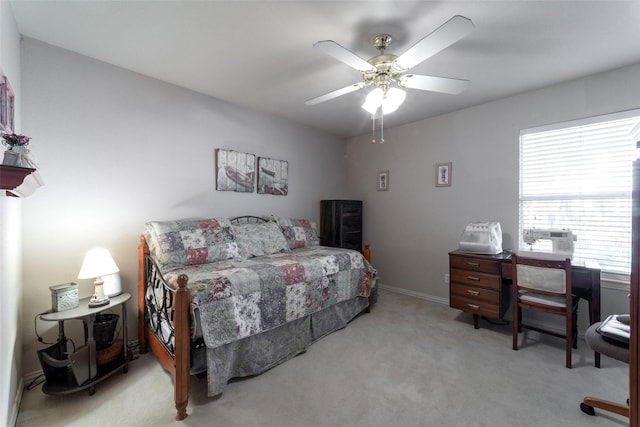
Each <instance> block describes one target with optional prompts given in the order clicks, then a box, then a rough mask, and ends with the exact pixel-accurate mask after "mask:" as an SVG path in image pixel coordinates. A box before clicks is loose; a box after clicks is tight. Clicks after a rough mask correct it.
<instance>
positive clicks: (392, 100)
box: [382, 87, 407, 108]
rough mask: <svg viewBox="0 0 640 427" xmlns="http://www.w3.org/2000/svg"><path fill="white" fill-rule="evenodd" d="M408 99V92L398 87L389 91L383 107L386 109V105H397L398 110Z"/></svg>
mask: <svg viewBox="0 0 640 427" xmlns="http://www.w3.org/2000/svg"><path fill="white" fill-rule="evenodd" d="M406 97H407V92H405V91H404V90H402V89H398V88H397V87H392V88H391V89H389V90H388V91H387V93H386V95H385V97H384V101H383V103H382V106H383V107H384V104H387V103H389V104H393V105H396V108H397V107H399V106H400V105H402V103H403V102H404V100H405V98H406Z"/></svg>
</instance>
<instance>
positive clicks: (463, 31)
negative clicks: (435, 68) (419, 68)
mask: <svg viewBox="0 0 640 427" xmlns="http://www.w3.org/2000/svg"><path fill="white" fill-rule="evenodd" d="M474 28H475V26H474V25H473V22H472V21H471V20H470V19H469V18H465V17H464V16H460V15H456V16H454V17H453V18H451V19H449V20H448V21H447V22H445V23H444V24H442V25H441V26H440V27H438V28H437V29H436V30H435V31H433V32H431V34H429V35H428V36H426V37H425V38H423V39H422V40H420V41H419V42H418V43H416V44H414V45H413V46H412V47H410V48H409V50H407V51H406V52H405V53H403V54H402V55H400V56H399V57H398V58H397V59H396V61H395V63H396V64H397V65H398V66H400V67H401V68H402V69H404V70H408V69H409V68H411V67H414V66H415V65H417V64H419V63H421V62H422V61H424V60H425V59H427V58H429V57H431V56H433V55H435V54H436V53H438V52H440V51H441V50H443V49H444V48H446V47H449V46H451V45H452V44H454V43H455V42H457V41H458V40H460V39H462V38H463V37H464V36H466V35H468V34H470V33H471V32H472V31H473V29H474Z"/></svg>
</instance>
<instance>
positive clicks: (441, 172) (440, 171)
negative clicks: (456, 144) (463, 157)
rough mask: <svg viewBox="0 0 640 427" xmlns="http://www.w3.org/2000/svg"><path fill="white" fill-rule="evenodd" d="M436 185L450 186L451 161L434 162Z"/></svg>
mask: <svg viewBox="0 0 640 427" xmlns="http://www.w3.org/2000/svg"><path fill="white" fill-rule="evenodd" d="M436 187H451V162H448V163H437V164H436Z"/></svg>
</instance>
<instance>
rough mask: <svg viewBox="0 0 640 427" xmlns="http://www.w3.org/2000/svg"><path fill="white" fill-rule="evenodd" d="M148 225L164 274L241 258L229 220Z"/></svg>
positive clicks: (157, 260) (165, 222) (157, 258)
mask: <svg viewBox="0 0 640 427" xmlns="http://www.w3.org/2000/svg"><path fill="white" fill-rule="evenodd" d="M145 226H146V227H147V231H148V232H149V235H150V236H151V240H152V245H151V246H152V247H153V248H154V250H155V257H156V262H157V263H158V266H159V267H160V269H161V270H162V271H167V270H170V269H172V268H176V267H183V266H185V265H196V264H206V263H209V262H216V261H222V260H225V259H229V258H236V257H239V256H240V252H239V250H238V245H237V243H236V242H235V237H234V234H233V228H232V226H231V223H230V222H229V220H228V219H226V218H210V219H201V220H183V221H164V222H158V221H154V222H148V223H147V224H145Z"/></svg>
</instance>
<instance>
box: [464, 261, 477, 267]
mask: <svg viewBox="0 0 640 427" xmlns="http://www.w3.org/2000/svg"><path fill="white" fill-rule="evenodd" d="M467 265H468V266H470V267H480V263H477V262H467Z"/></svg>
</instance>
